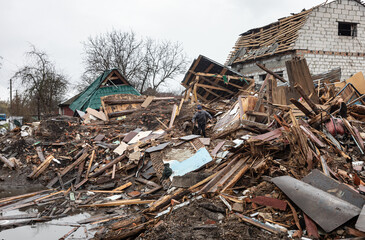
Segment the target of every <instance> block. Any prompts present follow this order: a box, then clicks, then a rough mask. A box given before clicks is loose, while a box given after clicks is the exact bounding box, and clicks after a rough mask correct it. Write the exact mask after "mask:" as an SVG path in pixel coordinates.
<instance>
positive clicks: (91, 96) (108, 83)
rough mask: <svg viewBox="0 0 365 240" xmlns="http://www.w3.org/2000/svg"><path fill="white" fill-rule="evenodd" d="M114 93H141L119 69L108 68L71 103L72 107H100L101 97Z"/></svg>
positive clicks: (73, 108)
mask: <svg viewBox="0 0 365 240" xmlns="http://www.w3.org/2000/svg"><path fill="white" fill-rule="evenodd" d="M114 94H133V95H138V96H139V95H141V94H140V93H139V92H138V91H137V90H136V89H135V88H134V87H133V86H132V85H131V84H130V83H129V82H128V81H127V80H126V79H125V77H124V76H123V75H122V74H121V73H120V72H119V71H118V70H117V69H112V70H106V71H105V72H104V73H102V74H101V75H100V76H99V77H98V78H97V79H96V80H95V81H94V82H93V83H92V84H90V86H89V87H88V88H86V90H85V91H83V92H82V93H81V94H80V95H79V97H78V98H77V99H76V100H74V101H73V102H72V103H71V105H70V109H71V110H72V111H75V110H76V109H77V110H81V111H85V110H86V109H87V108H93V109H99V108H100V106H101V101H100V97H104V96H108V95H114Z"/></svg>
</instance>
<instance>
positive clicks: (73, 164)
mask: <svg viewBox="0 0 365 240" xmlns="http://www.w3.org/2000/svg"><path fill="white" fill-rule="evenodd" d="M88 156H89V153H88V149H87V148H86V149H84V153H83V154H82V155H81V156H80V157H79V158H78V159H77V160H76V161H74V162H73V163H71V164H70V165H68V166H67V167H66V168H65V169H63V170H62V171H61V172H60V175H61V177H63V176H64V175H66V174H67V173H68V172H69V171H71V170H72V169H74V168H75V167H76V166H78V165H79V164H80V163H81V162H83V161H85V159H86V158H87V157H88ZM57 181H58V177H55V178H54V179H53V180H52V181H50V182H49V183H48V185H47V187H48V188H51V187H52V186H53V185H54V184H56V182H57Z"/></svg>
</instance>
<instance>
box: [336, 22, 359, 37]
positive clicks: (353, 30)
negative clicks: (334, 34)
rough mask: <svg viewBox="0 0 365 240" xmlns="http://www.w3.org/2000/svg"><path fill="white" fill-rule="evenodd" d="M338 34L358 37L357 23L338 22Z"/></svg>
mask: <svg viewBox="0 0 365 240" xmlns="http://www.w3.org/2000/svg"><path fill="white" fill-rule="evenodd" d="M338 35H339V36H351V37H357V23H349V22H338Z"/></svg>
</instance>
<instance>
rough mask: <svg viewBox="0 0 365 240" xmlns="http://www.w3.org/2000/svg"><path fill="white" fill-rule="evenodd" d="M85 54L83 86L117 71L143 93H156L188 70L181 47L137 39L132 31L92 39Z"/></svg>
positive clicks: (88, 41)
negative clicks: (169, 80)
mask: <svg viewBox="0 0 365 240" xmlns="http://www.w3.org/2000/svg"><path fill="white" fill-rule="evenodd" d="M84 53H85V58H84V63H85V66H86V70H85V73H84V75H83V77H82V80H83V82H84V83H85V82H86V83H88V84H90V83H91V82H92V81H94V80H95V78H96V77H98V76H99V75H100V74H101V73H102V72H104V71H105V70H108V69H112V68H117V69H118V70H120V71H121V73H123V75H124V76H125V77H126V78H127V80H128V81H129V82H130V83H131V84H133V85H134V86H135V87H136V88H137V89H138V90H139V91H140V92H143V91H144V90H146V89H147V88H152V89H153V90H157V89H158V88H159V86H161V85H163V84H164V83H165V82H166V81H167V80H168V79H173V78H174V77H176V76H177V75H179V74H182V73H183V72H184V71H185V70H186V67H187V60H186V59H187V57H186V55H185V53H184V51H183V48H182V46H181V44H180V43H172V42H169V41H157V40H153V39H146V40H143V39H138V38H137V36H136V34H135V33H134V32H133V31H130V32H121V31H116V30H114V31H112V32H108V33H106V34H101V35H99V36H96V37H94V38H92V37H89V39H88V40H87V42H85V43H84Z"/></svg>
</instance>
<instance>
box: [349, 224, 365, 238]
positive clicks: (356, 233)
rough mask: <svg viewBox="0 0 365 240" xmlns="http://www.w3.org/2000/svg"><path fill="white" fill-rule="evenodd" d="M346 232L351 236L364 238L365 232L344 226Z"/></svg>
mask: <svg viewBox="0 0 365 240" xmlns="http://www.w3.org/2000/svg"><path fill="white" fill-rule="evenodd" d="M345 229H346V232H347V234H349V235H351V236H355V237H359V238H361V239H364V238H365V232H362V231H359V230H356V229H354V228H350V227H345Z"/></svg>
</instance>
